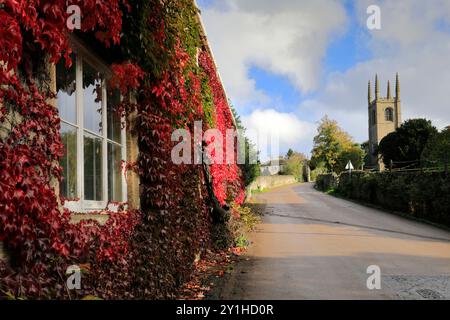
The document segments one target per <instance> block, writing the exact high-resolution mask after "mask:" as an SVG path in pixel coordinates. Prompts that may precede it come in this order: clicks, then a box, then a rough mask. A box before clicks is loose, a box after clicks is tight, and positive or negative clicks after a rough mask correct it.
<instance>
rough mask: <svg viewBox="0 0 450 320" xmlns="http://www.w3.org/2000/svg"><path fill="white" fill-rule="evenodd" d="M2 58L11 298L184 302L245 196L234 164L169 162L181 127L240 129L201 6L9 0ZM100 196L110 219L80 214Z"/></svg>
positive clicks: (0, 35) (4, 273)
mask: <svg viewBox="0 0 450 320" xmlns="http://www.w3.org/2000/svg"><path fill="white" fill-rule="evenodd" d="M68 5H77V6H79V8H80V9H81V13H82V20H81V30H75V31H71V30H69V29H68V28H67V24H66V22H67V18H68V17H67V16H68V15H67V13H66V9H67V6H68ZM0 61H1V64H0V66H1V67H0V108H1V109H0V124H1V125H0V128H1V131H0V132H1V134H0V176H1V177H2V179H1V181H0V241H1V242H2V243H3V246H4V249H5V251H6V252H7V255H8V260H9V261H1V262H0V294H1V295H2V296H9V297H26V298H80V297H83V296H87V295H94V296H99V297H102V298H127V299H136V298H172V297H174V295H175V294H176V292H177V290H178V288H179V286H180V285H181V284H182V283H183V282H184V281H185V280H186V279H187V278H188V277H189V275H190V274H191V272H192V269H193V268H194V264H193V262H194V259H195V257H196V256H198V254H200V253H201V252H202V251H203V250H205V249H207V248H208V247H210V245H211V237H212V235H211V232H212V230H214V229H215V228H214V224H217V223H223V219H220V218H219V219H218V218H217V217H216V216H217V212H219V215H220V213H221V212H222V211H223V210H221V208H220V207H221V206H226V205H230V206H231V205H232V204H234V203H235V204H240V203H241V202H242V201H243V200H244V197H245V194H244V181H243V176H242V172H241V168H240V167H239V166H238V165H237V164H236V163H231V164H212V165H211V166H205V165H201V164H198V165H193V164H181V165H176V164H174V163H173V162H172V160H171V150H172V148H173V145H174V143H176V142H174V141H172V139H171V138H172V132H173V130H174V129H180V128H182V129H187V130H188V131H191V132H192V131H193V126H194V121H200V120H201V121H202V123H203V126H204V127H203V129H208V128H212V127H214V128H217V129H219V130H220V131H221V132H222V133H223V134H225V130H226V129H229V128H234V126H235V124H234V120H233V115H232V113H231V111H230V107H229V105H228V101H227V99H226V95H225V92H224V90H223V87H222V84H221V82H220V78H219V76H218V74H217V70H216V67H215V64H214V60H213V57H212V54H211V52H210V50H209V48H208V44H207V40H206V37H205V35H204V31H203V29H202V26H201V22H200V21H199V13H198V9H197V8H196V7H195V5H194V3H193V1H192V0H176V1H175V0H164V1H160V0H146V1H140V0H138V1H126V0H122V1H120V0H115V1H110V0H108V1H94V0H83V1H76V0H74V1H68V3H67V1H65V0H64V1H63V0H52V1H21V0H18V1H15V0H7V1H5V2H3V7H2V8H1V10H0ZM97 62H98V63H97ZM71 74H72V78H71V76H70V75H71ZM72 95H75V97H74V98H73V104H70V103H71V102H70V101H72V100H71V99H72V98H71V97H72ZM117 95H119V97H120V98H117ZM114 97H116V98H114ZM113 101H114V103H113ZM68 106H69V107H70V106H72V107H73V108H75V110H76V111H75V113H76V114H75V116H73V117H72V118H71V116H70V114H69V113H67V111H68V110H69V111H70V110H71V109H70V108H68ZM88 108H91V109H90V113H88V112H87V110H88ZM93 108H94V109H95V108H98V109H96V110H95V111H96V112H93ZM96 117H99V118H98V119H97V118H96ZM117 119H119V120H117ZM71 133H73V134H72V135H71ZM193 143H195V141H193ZM206 143H207V142H206ZM72 151H73V156H70V155H69V153H70V152H72ZM71 164H72V165H71ZM71 168H72V169H71ZM69 176H73V180H71V181H73V182H72V183H70V182H68V181H69V180H70V178H69ZM103 204H106V205H107V206H108V208H112V207H114V210H110V211H107V212H106V210H102V211H103V212H102V213H108V215H107V220H106V222H105V223H104V224H100V223H98V222H97V221H95V220H87V219H82V221H81V222H79V223H73V212H71V211H70V209H71V208H75V209H79V211H83V212H90V211H89V210H88V209H89V208H94V209H97V208H98V206H99V205H103ZM98 209H100V208H98ZM86 217H89V215H87V216H86ZM70 265H78V266H80V268H81V270H82V272H83V285H82V289H81V290H76V291H70V290H68V288H67V287H66V275H65V272H66V269H67V267H68V266H70Z"/></svg>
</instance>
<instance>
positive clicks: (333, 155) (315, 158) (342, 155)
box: [311, 116, 364, 172]
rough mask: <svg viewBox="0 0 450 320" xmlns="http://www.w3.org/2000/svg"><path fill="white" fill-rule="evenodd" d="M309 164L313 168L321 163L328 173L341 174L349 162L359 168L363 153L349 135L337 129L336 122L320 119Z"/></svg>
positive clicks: (325, 118) (326, 117)
mask: <svg viewBox="0 0 450 320" xmlns="http://www.w3.org/2000/svg"><path fill="white" fill-rule="evenodd" d="M311 153H312V156H311V162H312V166H313V167H315V166H317V164H319V163H323V165H324V166H325V168H326V169H327V170H328V171H333V172H341V171H342V170H344V168H345V164H344V165H343V163H344V162H345V163H347V162H348V161H349V160H352V161H355V162H356V165H357V166H361V163H362V161H363V159H364V151H363V150H362V149H361V147H360V146H359V145H358V144H355V143H354V142H353V140H352V138H351V137H350V135H349V134H348V133H347V132H345V131H344V130H342V129H341V127H339V125H338V123H337V121H335V120H331V119H329V118H328V116H325V117H324V118H322V120H321V121H320V123H319V126H318V128H317V135H316V136H315V137H314V147H313V150H312V152H311Z"/></svg>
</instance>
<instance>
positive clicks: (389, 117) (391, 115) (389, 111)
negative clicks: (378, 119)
mask: <svg viewBox="0 0 450 320" xmlns="http://www.w3.org/2000/svg"><path fill="white" fill-rule="evenodd" d="M384 119H385V120H386V121H394V111H393V110H392V108H386V110H385V111H384Z"/></svg>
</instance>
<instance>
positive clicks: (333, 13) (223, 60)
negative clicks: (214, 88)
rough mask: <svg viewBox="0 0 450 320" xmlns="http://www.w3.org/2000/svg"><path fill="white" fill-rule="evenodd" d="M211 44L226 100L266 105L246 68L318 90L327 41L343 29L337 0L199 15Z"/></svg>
mask: <svg viewBox="0 0 450 320" xmlns="http://www.w3.org/2000/svg"><path fill="white" fill-rule="evenodd" d="M202 17H203V20H204V22H205V25H206V29H207V33H208V37H209V41H210V43H211V46H212V48H213V51H214V53H215V57H216V59H217V63H218V65H219V71H220V73H221V75H222V77H223V79H224V82H225V86H226V88H227V91H228V93H229V94H230V97H231V98H232V99H233V101H234V102H235V103H236V104H237V105H238V106H242V105H244V104H247V105H248V104H250V105H259V106H261V105H267V104H268V103H269V102H270V98H269V97H268V96H267V95H266V94H265V93H264V92H262V91H260V90H257V88H256V85H255V81H254V80H253V79H251V78H250V77H249V74H248V72H249V68H250V67H251V66H258V67H260V68H263V69H264V70H266V71H269V72H272V73H275V74H279V75H284V76H287V77H288V78H289V79H290V80H291V81H292V83H293V84H294V85H295V86H296V87H297V88H298V89H299V90H301V91H302V92H305V93H306V92H310V91H311V90H314V89H316V88H317V86H318V84H319V83H320V79H321V77H322V68H321V60H322V58H323V57H324V55H325V52H326V48H327V45H328V42H329V40H330V37H331V36H332V35H336V34H337V33H340V32H342V31H343V30H344V28H345V25H346V14H345V9H344V8H343V5H342V4H340V3H339V2H338V1H335V0H315V1H298V0H278V1H273V0H247V1H242V0H229V1H228V2H226V4H224V3H223V2H222V1H219V2H217V4H216V5H213V6H209V7H207V8H206V9H204V10H202Z"/></svg>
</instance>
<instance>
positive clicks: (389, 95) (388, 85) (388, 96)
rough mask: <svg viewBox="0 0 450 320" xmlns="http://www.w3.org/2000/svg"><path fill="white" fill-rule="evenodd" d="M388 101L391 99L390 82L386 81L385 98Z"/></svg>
mask: <svg viewBox="0 0 450 320" xmlns="http://www.w3.org/2000/svg"><path fill="white" fill-rule="evenodd" d="M386 97H387V98H388V99H391V82H390V81H388V83H387V96H386Z"/></svg>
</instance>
